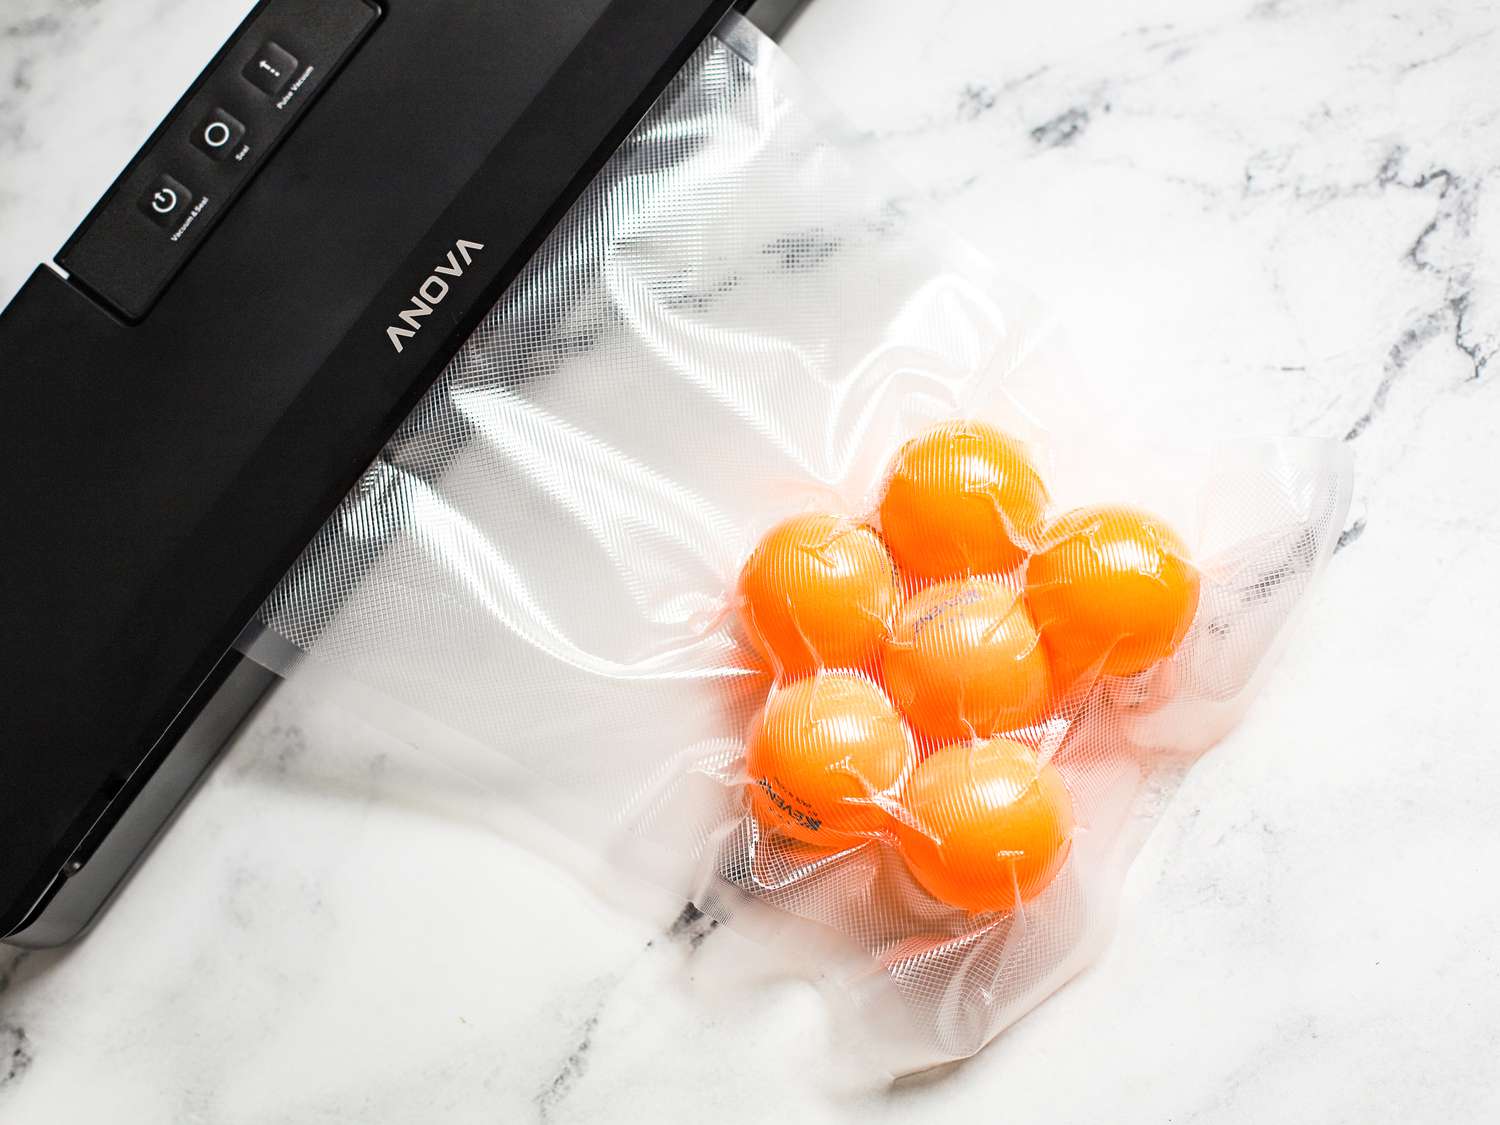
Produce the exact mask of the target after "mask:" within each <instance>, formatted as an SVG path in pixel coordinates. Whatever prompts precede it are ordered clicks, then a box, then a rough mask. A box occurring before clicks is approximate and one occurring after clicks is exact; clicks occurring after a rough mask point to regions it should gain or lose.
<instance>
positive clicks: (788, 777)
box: [746, 672, 916, 848]
mask: <svg viewBox="0 0 1500 1125" xmlns="http://www.w3.org/2000/svg"><path fill="white" fill-rule="evenodd" d="M915 764H916V752H915V750H914V749H913V747H912V743H911V738H910V736H909V735H908V734H907V733H906V727H905V725H904V724H903V723H902V722H901V716H899V715H897V714H896V711H895V709H894V708H893V707H892V706H891V704H890V700H888V699H886V697H885V693H884V692H882V691H881V690H880V688H879V687H877V686H876V685H875V684H874V683H873V682H872V681H870V680H868V679H866V678H865V677H864V676H861V675H859V674H858V673H855V672H821V673H819V674H818V675H816V676H809V677H807V678H805V679H801V680H794V681H792V682H791V683H788V684H783V685H781V686H779V687H777V688H774V689H773V690H772V692H771V695H770V698H769V699H767V700H766V706H765V709H764V710H763V711H762V712H761V714H760V716H759V717H758V718H757V719H756V721H755V723H754V724H753V725H752V727H751V731H750V739H749V746H748V748H747V750H746V768H747V770H748V772H749V775H750V781H749V785H748V791H749V794H750V807H751V809H752V810H753V811H754V812H755V815H756V817H757V818H758V819H759V820H760V821H761V823H762V824H766V825H769V826H771V827H773V828H777V829H780V830H781V831H782V832H783V833H785V834H786V835H788V836H792V837H794V838H795V839H798V840H803V841H806V842H807V843H810V844H819V845H821V846H823V847H830V848H837V847H845V846H848V845H849V844H853V843H858V842H859V840H860V839H861V838H863V837H865V836H868V835H870V834H871V833H875V832H879V831H881V830H882V829H889V828H890V827H891V821H890V817H889V815H888V813H887V812H886V805H887V804H889V802H891V801H893V800H894V799H895V795H896V792H897V791H898V790H899V789H900V787H901V785H902V784H903V783H904V782H905V781H906V779H907V777H908V776H909V775H910V773H911V770H912V768H913V766H914V765H915Z"/></svg>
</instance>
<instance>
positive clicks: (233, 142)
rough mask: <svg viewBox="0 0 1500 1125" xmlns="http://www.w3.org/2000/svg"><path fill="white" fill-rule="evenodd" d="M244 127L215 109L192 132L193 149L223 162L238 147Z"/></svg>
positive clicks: (228, 115)
mask: <svg viewBox="0 0 1500 1125" xmlns="http://www.w3.org/2000/svg"><path fill="white" fill-rule="evenodd" d="M244 135H245V127H244V125H242V124H240V122H239V121H238V120H236V119H235V118H234V117H233V116H232V115H231V114H229V113H228V112H226V111H225V110H222V109H215V110H214V111H213V112H212V113H210V114H209V115H208V116H207V117H205V118H204V119H203V120H202V121H200V122H199V123H198V127H197V128H196V129H194V130H193V147H195V148H197V149H198V150H199V151H200V152H204V153H207V154H208V155H209V156H210V157H212V158H213V159H214V160H223V159H224V158H225V157H227V156H228V155H229V154H230V153H232V152H234V151H235V149H236V148H238V147H239V143H240V139H241V138H242V137H244Z"/></svg>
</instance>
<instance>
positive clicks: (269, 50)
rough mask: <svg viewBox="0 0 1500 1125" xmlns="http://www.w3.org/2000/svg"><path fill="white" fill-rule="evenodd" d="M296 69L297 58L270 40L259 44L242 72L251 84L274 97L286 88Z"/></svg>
mask: <svg viewBox="0 0 1500 1125" xmlns="http://www.w3.org/2000/svg"><path fill="white" fill-rule="evenodd" d="M296 69H297V58H296V56H295V55H293V54H292V53H291V52H290V51H288V50H286V49H285V48H284V47H281V46H279V45H277V44H275V43H272V42H271V41H270V40H267V41H266V42H265V43H263V44H261V48H260V50H258V51H256V52H255V54H254V56H253V57H252V58H251V59H250V62H249V64H248V65H246V67H245V69H244V71H243V72H242V73H243V74H244V76H245V79H246V81H248V82H249V83H250V84H251V85H252V86H255V87H256V88H257V89H260V90H262V91H264V92H265V93H266V94H267V95H268V96H270V97H273V98H274V97H275V96H276V95H277V94H279V93H281V91H283V90H285V89H286V88H287V84H288V83H290V82H291V80H292V76H293V74H294V72H295V71H296Z"/></svg>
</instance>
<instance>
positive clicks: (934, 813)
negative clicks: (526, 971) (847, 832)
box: [896, 738, 1073, 913]
mask: <svg viewBox="0 0 1500 1125" xmlns="http://www.w3.org/2000/svg"><path fill="white" fill-rule="evenodd" d="M903 805H904V809H905V813H904V815H903V817H902V818H901V819H900V820H899V821H898V823H897V826H896V838H897V840H898V841H899V843H900V845H901V854H902V856H903V857H904V858H905V859H906V865H907V867H908V868H909V869H910V870H911V873H912V875H913V876H914V877H915V878H916V880H917V882H919V883H921V884H922V886H924V887H926V888H927V890H928V891H929V892H930V893H931V894H932V895H933V896H934V897H935V898H938V899H941V900H942V901H943V902H946V903H948V904H949V905H950V906H957V907H961V908H963V909H965V910H968V911H972V912H974V913H982V912H988V911H994V910H1013V909H1015V907H1016V906H1018V905H1019V904H1021V903H1024V902H1027V901H1029V900H1030V899H1033V898H1035V897H1036V896H1037V895H1039V894H1041V892H1042V891H1043V890H1045V889H1046V887H1047V885H1048V884H1049V883H1051V882H1052V879H1053V878H1054V877H1055V876H1056V875H1057V872H1058V871H1059V870H1060V869H1061V868H1062V865H1063V862H1064V861H1065V860H1066V859H1067V857H1068V850H1069V847H1070V846H1071V842H1072V833H1073V802H1072V800H1071V798H1070V797H1069V795H1068V789H1067V786H1066V785H1065V784H1064V783H1063V779H1062V775H1061V774H1060V773H1058V771H1057V768H1056V767H1055V766H1053V765H1051V764H1050V763H1048V764H1047V765H1045V766H1039V765H1038V764H1037V759H1036V755H1034V754H1033V753H1032V752H1031V749H1030V748H1029V747H1026V746H1023V745H1022V744H1021V743H1019V742H1012V741H1011V740H1009V739H1006V738H994V739H991V740H990V741H988V742H985V743H982V744H980V745H977V746H967V745H964V746H950V747H948V748H946V749H944V750H939V751H938V752H937V753H935V754H933V755H932V756H930V757H929V758H927V759H926V760H925V761H923V762H922V764H921V765H920V766H918V767H917V769H916V772H915V773H913V774H912V778H911V781H909V782H908V783H907V786H906V790H905V794H904V800H903Z"/></svg>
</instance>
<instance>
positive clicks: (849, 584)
mask: <svg viewBox="0 0 1500 1125" xmlns="http://www.w3.org/2000/svg"><path fill="white" fill-rule="evenodd" d="M739 588H740V615H741V618H742V620H743V621H744V624H745V630H746V632H748V633H749V635H750V639H751V640H752V641H753V642H754V643H755V645H756V647H757V648H759V649H760V650H761V652H762V654H763V655H764V656H765V657H766V658H767V659H768V660H769V661H770V662H771V666H772V667H773V668H774V669H775V670H776V671H777V673H778V674H779V675H781V676H783V677H785V678H789V679H790V678H795V677H797V676H804V675H807V674H808V673H809V672H813V671H815V670H817V669H818V668H824V667H833V668H858V667H864V666H867V665H868V664H870V663H871V662H872V661H873V660H874V659H875V657H876V655H877V654H878V652H879V649H880V643H881V641H883V640H884V639H885V635H886V631H887V628H888V626H889V623H890V618H891V614H892V612H893V611H894V610H895V608H896V602H897V601H898V600H899V595H898V593H897V589H896V571H895V567H894V566H893V565H892V563H891V557H890V555H888V554H887V553H886V549H885V545H884V544H883V543H881V541H880V537H879V536H878V535H876V534H875V533H874V532H873V531H871V530H870V529H869V528H868V527H864V526H861V525H860V524H859V523H857V522H855V521H853V520H847V519H840V518H838V517H837V516H831V515H823V514H816V515H802V516H795V517H793V518H792V519H789V520H785V521H784V522H782V523H779V524H777V525H776V526H775V527H773V528H772V529H771V530H770V531H768V532H767V533H766V534H765V537H764V538H762V539H761V541H760V544H759V545H758V546H757V547H756V548H755V551H754V553H753V554H751V556H750V558H749V560H748V561H747V562H746V563H745V566H744V569H743V570H742V571H741V572H740V587H739Z"/></svg>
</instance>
